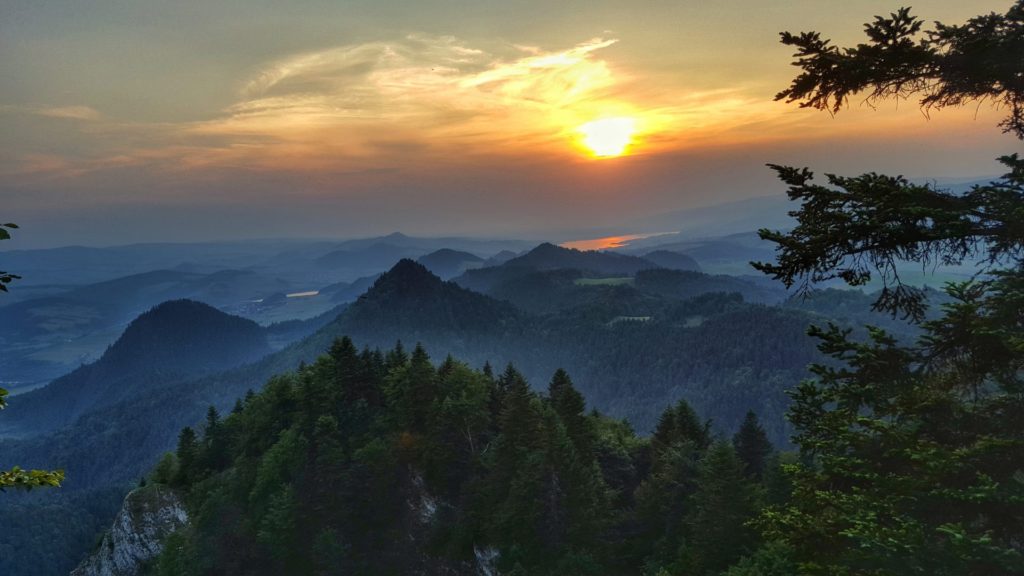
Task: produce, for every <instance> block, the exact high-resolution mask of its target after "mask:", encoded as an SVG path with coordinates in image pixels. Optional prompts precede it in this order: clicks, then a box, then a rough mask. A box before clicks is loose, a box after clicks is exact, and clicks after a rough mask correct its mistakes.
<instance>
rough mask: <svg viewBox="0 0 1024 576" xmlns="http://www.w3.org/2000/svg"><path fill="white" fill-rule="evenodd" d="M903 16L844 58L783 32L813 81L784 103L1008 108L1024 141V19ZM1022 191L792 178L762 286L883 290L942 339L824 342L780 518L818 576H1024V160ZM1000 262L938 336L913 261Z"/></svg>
mask: <svg viewBox="0 0 1024 576" xmlns="http://www.w3.org/2000/svg"><path fill="white" fill-rule="evenodd" d="M923 29H924V22H923V21H922V20H919V19H918V18H916V17H913V16H912V15H911V14H910V11H909V9H901V10H899V11H898V12H896V13H893V14H891V15H890V16H889V17H877V18H876V19H875V21H874V22H872V23H870V24H868V25H867V26H866V28H865V31H866V33H867V34H868V37H869V38H868V42H867V43H864V44H860V45H858V46H856V47H855V48H849V49H841V48H838V47H835V46H832V45H831V44H830V43H829V42H828V41H827V40H823V39H822V38H821V36H820V35H819V34H818V33H814V32H810V33H803V34H800V35H794V34H789V33H786V34H783V38H782V39H783V42H784V43H785V44H788V45H793V46H796V47H797V49H798V53H797V61H796V63H795V64H796V65H797V66H799V67H800V68H801V70H802V72H801V74H800V75H799V76H798V77H797V78H796V79H795V80H794V81H793V84H792V85H791V87H790V88H789V89H788V90H786V91H784V92H782V93H780V94H779V98H785V99H788V100H789V101H798V102H800V103H801V105H802V106H810V107H816V108H829V109H831V110H833V111H838V110H840V109H841V108H842V105H843V104H844V103H845V101H846V100H847V98H849V97H850V96H851V95H853V94H855V93H858V92H866V93H867V94H868V97H869V98H872V99H881V98H896V97H908V96H911V95H915V94H919V95H921V97H922V100H921V103H922V106H924V107H925V108H943V107H947V106H958V105H961V104H964V103H967V102H972V101H982V100H991V101H993V102H996V103H998V104H1000V105H1002V106H1003V108H1002V109H1003V110H1005V111H1006V112H1007V113H1008V115H1007V116H1006V117H1005V119H1004V121H1003V122H1002V126H1003V128H1004V129H1005V130H1006V131H1007V132H1010V133H1012V134H1014V135H1015V136H1017V137H1018V138H1024V115H1022V110H1024V84H1022V83H1021V81H1020V79H1021V77H1022V75H1024V60H1022V59H1021V58H1020V57H1019V55H1020V54H1024V1H1020V0H1018V1H1017V2H1015V3H1014V4H1013V6H1012V7H1011V8H1010V9H1009V10H1008V11H1007V12H1006V13H1005V14H988V15H982V16H978V17H976V18H972V19H970V20H969V21H968V22H967V23H965V24H963V25H959V26H950V25H945V24H941V23H936V24H935V26H934V28H933V29H932V30H928V31H927V32H922V31H923ZM1001 162H1002V163H1003V164H1004V165H1005V166H1006V167H1007V168H1009V170H1010V171H1009V173H1008V174H1006V175H1005V176H1004V177H1003V178H1001V179H999V180H997V181H995V182H992V183H989V184H986V185H976V186H973V187H972V188H971V189H970V190H968V191H966V192H964V193H954V192H948V191H944V190H940V189H937V188H936V187H935V186H933V185H918V184H912V183H910V182H908V181H907V180H906V179H904V178H902V177H889V176H883V175H878V174H874V173H872V174H865V175H862V176H859V177H854V178H844V177H839V176H831V175H830V176H829V177H828V185H827V186H826V185H821V184H816V183H814V182H813V174H812V173H811V172H810V171H809V170H807V169H803V170H798V169H796V168H791V167H782V166H776V167H774V168H775V169H776V170H777V172H778V173H779V176H780V177H781V178H782V180H783V181H784V182H785V183H786V184H787V185H788V186H789V196H790V198H791V199H792V200H794V201H798V202H800V203H801V206H800V208H799V209H797V210H795V211H794V212H793V213H792V214H793V215H794V216H795V218H796V227H795V228H794V229H793V230H792V231H790V232H787V233H783V232H772V231H768V230H763V231H762V232H761V236H762V237H763V238H766V239H768V240H771V241H773V242H776V243H777V244H778V247H777V259H776V262H774V263H768V264H758V265H757V267H758V268H759V269H761V270H762V271H764V272H766V273H768V274H771V275H772V276H774V277H776V278H778V279H780V280H782V281H783V282H785V283H786V284H787V285H794V284H797V285H800V286H802V287H804V288H808V287H810V286H811V285H813V284H814V283H816V282H820V281H823V280H826V279H829V278H836V277H838V278H840V279H842V280H845V281H846V282H848V283H849V284H852V285H863V284H865V283H866V282H868V281H869V280H870V279H871V278H872V277H873V275H878V276H879V277H880V278H881V280H882V282H883V286H884V289H883V290H882V292H881V296H880V297H879V299H878V300H877V302H876V307H877V308H879V309H882V310H886V311H890V312H892V313H894V314H903V315H905V316H906V317H908V318H910V319H911V320H913V321H915V322H922V324H921V326H922V329H923V332H924V335H923V337H922V338H921V339H920V340H919V342H917V343H916V345H913V346H907V345H904V344H901V343H900V342H898V341H897V340H896V338H894V337H893V336H892V335H890V334H887V333H886V332H885V331H883V330H881V329H878V328H869V330H868V332H869V337H868V340H867V341H865V342H861V341H856V340H854V339H852V338H851V334H850V331H848V330H843V329H840V328H838V327H836V326H832V325H830V326H827V327H818V328H814V329H813V330H812V334H813V335H814V336H815V337H817V338H818V339H819V340H820V344H819V348H820V349H821V350H822V351H823V352H824V353H826V354H828V355H830V356H832V357H833V358H834V363H832V364H828V365H825V364H820V365H817V366H814V367H813V368H812V372H813V374H814V379H812V380H809V381H806V382H804V383H802V384H800V386H799V387H798V388H797V389H796V390H795V392H794V393H793V398H794V403H793V407H792V409H791V411H790V419H791V421H792V422H793V424H794V425H795V427H796V429H797V435H796V436H795V438H794V439H795V441H796V442H797V443H798V444H799V445H800V448H801V451H802V452H803V455H804V458H803V461H802V462H801V464H800V465H798V466H795V467H794V468H795V474H794V476H793V482H794V487H793V495H792V498H791V500H790V504H789V505H788V506H784V507H779V508H775V509H773V510H772V511H771V512H770V513H769V514H767V515H766V518H765V524H766V526H767V528H768V532H769V534H770V535H771V536H772V537H774V538H775V539H778V540H779V541H781V542H782V543H783V544H784V546H785V547H786V548H787V549H789V550H791V551H792V553H793V555H794V559H795V561H796V562H797V563H798V564H799V566H800V571H801V572H802V573H805V574H821V575H826V574H827V575H829V576H847V575H851V576H852V575H861V574H865V575H866V574H870V575H872V576H897V575H904V574H935V575H961V574H963V575H986V576H1000V575H1009V574H1020V573H1024V548H1022V546H1021V542H1024V481H1022V477H1024V475H1022V473H1021V468H1020V463H1021V462H1024V395H1022V394H1021V391H1022V390H1024V379H1022V375H1024V347H1022V346H1021V343H1022V342H1024V328H1022V324H1021V322H1020V318H1021V309H1022V295H1024V256H1022V255H1024V233H1022V231H1024V212H1022V210H1021V206H1024V160H1021V159H1020V158H1019V157H1018V156H1017V155H1016V154H1014V155H1010V156H1005V157H1003V158H1001ZM968 260H978V261H980V270H979V275H978V276H977V277H976V278H975V279H974V280H972V281H968V282H963V283H954V284H949V285H947V288H946V294H947V296H948V300H949V302H948V303H947V304H945V305H943V306H942V309H941V310H939V311H938V313H937V315H936V316H933V317H932V318H931V319H928V320H927V321H925V311H926V306H927V304H928V302H927V301H926V299H925V294H924V293H923V292H922V291H920V290H917V289H915V288H913V287H910V286H906V285H904V284H903V283H901V282H900V279H899V268H898V266H899V263H900V262H901V261H903V262H913V263H916V264H918V265H919V266H920V265H923V266H926V267H927V266H930V265H932V264H962V263H965V262H967V261H968Z"/></svg>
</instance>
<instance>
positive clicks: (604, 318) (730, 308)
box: [0, 261, 816, 569]
mask: <svg viewBox="0 0 1024 576" xmlns="http://www.w3.org/2000/svg"><path fill="white" fill-rule="evenodd" d="M617 305H618V304H616V300H614V299H612V300H609V301H604V302H602V301H599V300H598V301H595V302H592V303H591V304H590V305H588V306H582V307H573V308H571V309H568V310H564V311H560V312H556V313H554V314H551V315H548V316H546V317H536V316H532V315H530V314H527V313H525V312H522V311H519V310H517V309H516V308H514V307H513V306H512V305H510V304H508V303H504V302H501V301H498V300H495V299H492V298H489V297H487V296H484V295H481V294H477V293H475V292H471V291H469V290H466V289H464V288H461V287H459V286H458V285H456V284H454V283H451V282H443V281H441V280H440V279H439V278H437V277H436V276H434V275H432V274H431V273H430V272H429V271H427V270H426V269H425V268H424V267H422V266H421V265H419V264H417V263H415V262H412V261H403V262H400V263H399V264H398V265H396V266H395V267H394V268H393V269H392V270H391V271H390V272H388V273H387V274H385V275H383V276H382V277H381V278H379V279H378V280H377V281H376V282H375V284H374V286H373V287H372V288H371V289H370V290H369V291H368V292H367V293H366V294H365V295H364V296H363V297H361V298H359V299H357V300H356V301H355V302H354V303H352V304H351V305H350V306H349V307H348V308H346V309H345V310H344V311H343V312H341V313H340V314H339V315H338V317H337V318H335V319H334V320H333V321H331V322H329V323H328V324H326V325H325V326H323V327H322V328H321V329H320V330H319V331H318V332H317V333H316V334H314V335H313V336H311V337H309V338H307V339H306V340H304V341H302V342H299V343H296V344H294V345H292V346H289V347H287V348H285V349H284V350H281V351H280V352H277V353H274V354H271V355H269V356H267V357H266V358H265V359H263V360H260V361H259V362H256V363H254V364H251V365H248V366H244V367H240V368H237V369H233V370H230V371H228V372H223V373H218V374H212V375H209V376H205V377H202V378H199V379H197V380H192V381H188V382H182V381H180V380H179V381H173V382H171V381H167V382H163V384H162V385H157V383H155V382H154V381H151V382H153V383H154V385H155V387H154V389H151V390H149V391H148V392H147V394H145V395H142V396H137V397H134V398H128V399H124V400H120V401H118V402H117V403H114V404H110V405H107V406H105V407H103V408H100V409H97V410H93V411H91V412H88V413H85V414H83V416H82V417H81V418H80V419H79V420H78V421H77V422H75V423H73V424H72V425H71V426H69V427H67V428H65V429H62V430H59V431H56V432H54V433H52V434H49V435H45V436H38V437H35V438H31V439H26V440H21V441H14V440H5V441H3V442H2V443H0V455H2V458H3V462H0V467H2V466H3V465H5V464H13V463H18V464H20V465H23V466H32V467H38V468H54V467H63V468H65V469H66V470H67V473H68V480H67V482H66V484H65V487H64V488H63V489H62V490H63V491H64V492H65V493H66V494H70V493H73V492H80V491H93V490H102V489H103V487H107V486H124V485H125V483H128V482H132V481H133V480H134V479H136V478H138V476H139V475H140V474H142V473H143V472H144V471H145V470H147V469H148V468H149V467H150V466H152V465H153V464H154V463H155V460H156V458H157V457H158V455H159V454H160V453H161V452H163V451H165V450H168V449H169V448H170V447H172V445H173V442H174V439H175V435H176V434H177V431H178V430H179V429H180V428H181V427H182V426H185V425H190V424H192V423H195V422H198V421H200V420H201V419H202V418H203V415H204V413H205V411H206V408H207V407H208V406H209V405H211V404H212V405H214V406H216V407H217V408H218V409H220V410H222V411H227V410H228V409H230V408H231V406H232V405H233V403H234V401H235V399H237V398H239V397H241V396H243V395H244V394H245V393H246V391H247V390H248V389H254V390H255V389H260V388H261V387H262V385H263V384H264V382H266V381H267V380H268V379H270V378H271V377H272V376H273V375H274V374H280V373H283V372H287V371H289V370H293V369H295V367H296V366H298V365H300V363H301V362H312V361H313V360H314V359H315V358H316V357H317V356H319V355H320V354H321V353H322V352H323V351H324V350H325V349H327V348H328V347H329V346H330V344H331V342H332V341H333V340H334V339H336V338H338V337H340V336H343V335H351V336H352V338H353V340H354V341H355V342H356V343H357V344H358V345H359V346H371V347H381V348H387V347H390V346H392V345H394V342H395V340H396V339H401V340H403V341H405V342H408V343H415V342H417V341H422V342H423V343H424V345H426V346H429V347H430V349H435V350H445V351H450V352H451V353H453V354H456V355H457V356H459V357H462V358H465V359H466V360H468V361H470V362H471V363H472V364H473V365H475V366H482V365H483V364H484V363H485V362H487V361H490V362H491V363H492V364H493V365H495V366H500V365H504V364H505V363H507V362H510V361H511V362H515V363H516V365H518V366H523V370H524V373H526V375H527V376H528V377H529V378H531V379H532V380H533V381H543V380H544V379H545V378H546V376H545V374H551V373H553V372H554V371H555V370H556V369H557V368H559V367H563V366H564V367H566V368H567V369H571V370H572V371H573V373H575V374H577V382H578V385H579V386H580V388H581V390H585V391H586V393H587V394H588V396H589V397H590V398H591V400H592V402H593V405H594V406H595V407H598V408H600V409H602V410H604V411H607V412H608V413H610V414H612V415H614V416H615V417H628V418H629V419H630V421H631V422H633V424H634V426H636V427H637V429H638V430H641V431H647V430H650V429H653V427H654V426H655V424H656V421H657V417H658V415H659V414H660V413H661V412H662V410H663V409H664V407H665V406H666V405H668V404H671V403H673V402H675V401H677V400H678V399H680V398H687V399H689V400H690V401H691V402H692V403H693V404H694V406H695V407H696V408H697V409H699V410H700V411H701V412H702V413H703V414H705V415H706V416H708V417H710V418H712V419H713V420H714V427H715V429H716V430H723V431H727V430H730V429H732V428H733V427H735V426H736V425H737V424H738V423H739V422H740V421H741V420H742V418H743V415H744V414H745V413H746V411H747V410H749V409H755V410H758V411H759V413H761V414H762V415H763V419H764V421H765V425H766V428H767V430H768V432H769V434H770V436H771V437H772V438H774V439H776V440H781V441H783V442H784V441H785V438H786V435H787V432H786V429H785V427H784V423H783V420H782V413H783V412H784V410H785V407H786V405H787V399H786V397H785V394H784V392H783V391H784V390H785V389H786V388H788V387H790V386H791V385H792V383H793V382H796V381H798V380H799V379H800V378H802V377H803V376H804V375H805V366H806V365H807V364H808V363H809V362H810V361H812V360H813V359H814V358H816V354H815V352H814V350H813V347H812V345H811V344H810V342H809V341H808V340H807V338H806V337H805V336H804V332H805V330H806V327H807V324H808V322H809V321H810V318H811V317H810V316H808V315H806V314H805V313H803V312H798V311H792V310H781V309H776V308H769V307H765V306H761V305H753V304H747V303H744V302H743V301H742V299H741V298H740V297H739V296H738V295H733V296H728V295H714V294H711V295H706V296H703V297H701V298H698V299H694V300H691V301H677V303H676V304H675V305H673V306H669V307H664V306H663V307H662V309H661V310H662V311H663V312H664V313H663V314H661V313H659V315H658V316H656V317H653V318H650V319H646V321H645V320H644V319H631V318H619V316H620V314H619V313H618V312H620V310H619V309H618V308H616V306H617ZM38 498H40V500H41V501H40V504H39V505H44V503H45V501H46V498H48V496H47V495H45V494H43V495H40V496H39V497H38ZM67 498H70V496H68V497H67ZM65 502H66V503H68V504H67V505H68V506H72V504H71V503H70V502H71V500H67V499H65ZM78 513H79V512H77V508H74V507H72V508H70V509H69V510H68V514H78ZM111 513H112V512H111ZM43 529H44V528H39V530H43ZM26 538H30V539H31V538H34V539H35V540H36V541H47V540H53V539H55V538H59V536H58V535H56V534H52V533H49V534H47V535H46V536H42V535H39V534H36V535H32V534H4V535H0V540H2V541H3V543H4V544H6V545H21V544H17V542H22V543H24V542H25V539H26ZM19 539H20V540H19ZM83 544H84V543H83V542H81V541H78V544H75V543H73V542H66V543H65V544H63V545H62V546H63V548H62V549H66V550H68V552H67V556H65V557H64V560H63V562H64V563H65V564H63V565H66V564H67V563H70V562H72V561H73V560H77V559H76V558H74V555H75V554H77V552H75V550H79V551H81V548H76V546H82V545H83ZM54 561H59V559H54ZM0 569H3V560H2V559H0Z"/></svg>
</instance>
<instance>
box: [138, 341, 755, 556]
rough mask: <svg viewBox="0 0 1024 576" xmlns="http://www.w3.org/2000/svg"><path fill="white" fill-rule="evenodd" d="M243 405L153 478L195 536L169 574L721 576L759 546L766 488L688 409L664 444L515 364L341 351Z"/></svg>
mask: <svg viewBox="0 0 1024 576" xmlns="http://www.w3.org/2000/svg"><path fill="white" fill-rule="evenodd" d="M368 396H372V397H375V398H377V400H376V401H374V402H370V401H369V400H368ZM332 399H333V400H332ZM342 399H346V400H342ZM239 406H240V408H239V409H238V410H236V411H233V412H232V413H231V414H230V415H228V416H227V417H225V418H221V417H220V415H219V414H218V413H217V412H216V411H215V410H210V411H209V412H208V416H207V420H206V424H205V426H204V427H203V430H204V434H203V435H202V436H198V435H197V434H196V433H195V432H194V431H193V430H192V429H191V428H186V429H184V430H183V431H182V433H181V435H180V441H179V446H178V450H177V455H176V456H173V455H167V456H165V457H164V459H163V460H162V461H161V463H160V464H159V465H158V466H157V470H156V471H155V472H154V473H153V478H154V479H155V480H157V481H161V480H160V479H165V478H173V479H175V481H176V482H178V483H179V485H180V486H182V488H183V489H184V490H185V491H186V493H187V502H188V504H189V508H190V512H191V516H192V518H193V519H194V522H193V524H192V526H191V527H190V528H188V529H187V530H186V531H184V532H183V533H180V534H179V535H177V536H175V538H174V539H173V540H172V541H171V543H170V545H169V546H168V547H167V549H165V551H164V552H163V554H162V555H161V557H160V558H159V559H158V561H157V562H156V563H155V564H154V566H155V568H154V571H155V573H157V574H172V573H174V570H176V569H179V568H180V567H182V566H189V568H188V570H189V572H188V573H190V574H216V573H247V574H280V573H288V574H321V573H359V574H396V573H410V572H416V571H420V572H426V573H438V572H443V571H444V570H455V569H456V568H455V567H457V566H465V565H466V563H467V562H468V563H471V562H473V561H474V555H475V553H476V551H478V550H480V549H482V548H494V549H496V550H497V551H498V552H499V556H498V560H497V562H498V566H499V568H500V569H501V570H502V573H509V574H516V573H523V574H536V575H548V574H550V575H554V574H578V575H598V574H609V573H629V572H630V571H631V570H632V569H634V568H635V567H637V566H641V565H645V564H646V565H652V566H653V565H655V564H662V565H665V566H682V565H688V566H689V565H693V566H698V565H699V566H700V567H701V568H700V570H701V572H700V573H702V574H704V573H706V574H711V573H713V571H714V570H717V569H724V568H726V567H727V566H728V564H729V563H730V562H732V561H733V560H737V559H739V558H740V557H741V556H743V555H744V554H747V553H749V552H752V551H754V549H755V547H756V542H755V541H753V540H749V538H748V536H749V529H747V528H746V527H745V525H744V524H743V521H745V520H746V519H747V518H748V516H750V514H752V512H751V510H752V509H753V507H756V506H757V505H758V502H759V501H758V500H757V498H756V496H757V495H758V494H760V493H761V492H762V491H764V490H765V488H757V486H758V484H757V483H756V482H755V481H752V480H748V479H747V478H746V477H745V476H744V474H743V467H742V466H743V465H742V463H741V462H740V460H739V459H738V458H737V457H736V455H735V454H734V452H733V450H732V448H731V447H730V446H729V445H728V444H724V443H718V444H713V443H712V442H711V437H710V432H709V426H708V424H707V423H706V422H702V421H701V420H700V419H699V418H698V416H697V415H696V413H695V412H694V411H693V409H692V408H690V407H689V405H687V404H686V403H684V402H681V403H679V404H677V405H675V406H673V407H672V408H671V409H670V410H668V411H667V412H666V415H665V416H664V417H663V420H664V421H665V422H671V425H668V424H666V425H665V427H664V430H662V434H661V438H660V439H659V440H657V441H656V442H649V441H648V440H646V439H643V438H640V437H638V436H637V435H636V434H635V433H634V431H633V430H632V428H631V427H629V425H628V424H627V423H625V422H623V421H619V420H612V419H609V418H606V417H604V416H601V415H600V414H598V413H596V412H591V413H587V412H586V401H585V399H584V398H583V396H582V394H580V393H579V392H578V391H577V390H576V389H575V387H574V385H573V382H572V379H571V378H570V377H569V375H568V374H567V373H566V372H565V371H562V370H558V371H556V372H555V374H554V376H553V377H552V379H551V382H550V384H549V386H548V390H547V394H544V395H541V394H537V393H536V392H534V391H533V390H532V389H531V388H530V386H529V384H528V383H527V382H526V380H525V379H524V378H523V377H522V375H521V374H520V373H519V372H518V371H517V370H516V369H515V368H514V367H513V366H511V365H509V366H508V367H507V368H506V369H505V371H504V372H503V373H502V374H501V375H500V376H499V377H498V378H493V377H491V376H489V375H488V374H486V373H485V372H483V371H477V370H473V369H471V368H469V367H468V366H467V365H465V364H463V363H461V362H459V361H457V360H455V359H453V358H451V357H448V358H447V359H445V361H444V362H442V363H441V364H440V365H439V366H437V367H435V366H434V365H433V364H432V363H431V362H430V361H429V357H428V356H427V353H426V351H425V350H424V349H423V348H422V347H421V346H417V347H416V348H415V349H414V350H413V352H412V354H405V352H404V351H403V350H402V349H400V348H399V349H396V350H392V351H391V352H390V353H388V354H381V353H377V352H372V351H365V352H363V353H356V352H355V349H354V348H353V347H352V346H351V342H350V341H345V340H339V341H338V342H336V343H335V345H334V346H332V348H331V352H330V354H328V355H325V356H323V357H321V358H320V359H319V360H317V361H316V362H314V363H312V364H310V365H307V366H304V367H302V368H300V370H299V371H298V372H297V373H294V374H290V375H285V376H281V377H276V378H274V379H272V380H271V381H270V382H269V383H268V384H267V387H266V388H265V389H264V390H263V391H262V392H260V393H258V394H254V395H251V396H249V397H247V398H246V400H245V401H244V402H241V403H239ZM217 438H220V440H217ZM218 442H220V444H218ZM215 454H220V456H217V457H215V456H214V455H215ZM718 507H722V510H727V511H728V513H726V514H718V513H717V512H716V509H717V508H718ZM705 524H708V525H709V526H704V525H705ZM705 529H707V530H710V532H708V533H709V534H714V535H715V536H714V541H713V542H711V541H708V542H705V541H704V540H701V536H700V535H701V533H702V531H704V530H705ZM648 539H651V540H652V541H656V542H658V543H659V546H657V547H652V546H650V545H647V544H645V542H646V541H647V540H648ZM740 540H742V542H740ZM737 542H740V543H737ZM698 543H699V544H698ZM716 543H717V548H716V547H714V546H712V544H716ZM698 548H701V549H705V550H706V552H703V553H702V552H700V551H699V550H698ZM712 549H713V550H714V552H713V553H712V552H711V551H712ZM687 562H689V563H691V564H686V563H687Z"/></svg>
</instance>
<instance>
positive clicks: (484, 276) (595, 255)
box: [455, 242, 658, 293]
mask: <svg viewBox="0 0 1024 576" xmlns="http://www.w3.org/2000/svg"><path fill="white" fill-rule="evenodd" d="M657 267H658V266H657V265H656V264H654V263H653V262H650V261H648V260H644V259H643V258H639V257H637V256H630V255H626V254H617V253H614V252H599V251H584V250H575V249H572V248H564V247H562V246H556V245H554V244H550V243H547V242H545V243H544V244H541V245H539V246H537V247H536V248H534V249H533V250H530V251H529V252H527V253H526V254H523V255H522V256H517V257H515V258H512V259H511V260H508V261H507V262H505V263H504V264H501V265H499V266H493V267H490V268H479V269H476V270H467V271H466V273H465V274H463V275H462V276H459V277H458V278H456V279H455V282H457V283H458V284H459V285H460V286H464V287H466V288H469V289H471V290H476V291H478V292H484V293H487V292H489V291H490V290H491V289H492V288H493V287H494V286H496V285H498V284H499V283H502V282H506V281H508V280H510V279H512V278H515V277H517V276H523V275H525V274H528V273H530V272H540V271H544V270H558V269H571V270H580V271H583V272H588V273H591V274H598V275H604V276H632V275H633V274H636V272H637V271H639V270H644V269H647V268H657Z"/></svg>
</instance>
